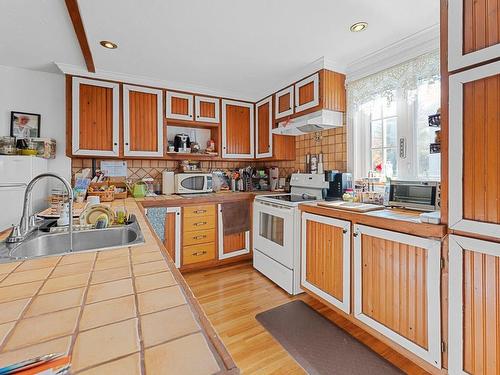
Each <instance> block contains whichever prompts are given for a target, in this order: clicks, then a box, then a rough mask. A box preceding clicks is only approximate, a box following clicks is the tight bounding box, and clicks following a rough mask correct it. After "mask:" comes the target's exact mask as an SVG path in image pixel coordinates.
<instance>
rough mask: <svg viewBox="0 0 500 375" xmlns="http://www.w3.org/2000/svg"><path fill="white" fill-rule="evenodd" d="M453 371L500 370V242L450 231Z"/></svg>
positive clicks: (489, 374) (489, 372) (450, 359)
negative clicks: (454, 233)
mask: <svg viewBox="0 0 500 375" xmlns="http://www.w3.org/2000/svg"><path fill="white" fill-rule="evenodd" d="M449 247H450V253H449V259H450V263H449V313H448V320H449V340H448V345H449V348H448V353H449V357H448V367H449V373H450V374H485V375H492V374H499V373H500V243H494V242H489V241H483V240H478V239H473V238H469V237H462V236H455V235H450V239H449Z"/></svg>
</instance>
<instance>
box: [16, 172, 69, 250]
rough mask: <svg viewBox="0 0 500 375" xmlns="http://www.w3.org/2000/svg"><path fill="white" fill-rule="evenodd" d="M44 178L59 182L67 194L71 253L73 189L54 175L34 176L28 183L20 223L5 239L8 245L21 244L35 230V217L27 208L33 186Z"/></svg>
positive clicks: (61, 178) (65, 181)
mask: <svg viewBox="0 0 500 375" xmlns="http://www.w3.org/2000/svg"><path fill="white" fill-rule="evenodd" d="M45 177H54V178H56V179H58V180H59V181H61V182H62V183H63V184H64V186H65V187H66V190H67V192H68V198H69V199H68V200H69V204H68V206H69V225H68V227H69V251H73V189H72V188H71V185H70V183H69V182H68V180H66V179H65V178H64V177H62V176H59V175H58V174H56V173H42V174H40V175H38V176H36V177H35V178H34V179H33V180H31V181H30V183H29V184H28V186H27V187H26V191H25V193H24V205H23V216H22V217H21V221H20V222H19V225H16V226H14V227H13V228H12V231H11V232H10V235H9V237H7V239H6V241H7V242H9V243H16V242H22V241H24V239H25V238H26V237H27V236H28V235H29V234H30V233H31V232H33V231H34V230H35V229H36V226H35V215H30V213H29V207H30V203H31V191H32V190H33V187H34V186H35V184H36V183H37V182H38V181H40V180H42V179H43V178H45Z"/></svg>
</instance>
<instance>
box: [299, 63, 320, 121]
mask: <svg viewBox="0 0 500 375" xmlns="http://www.w3.org/2000/svg"><path fill="white" fill-rule="evenodd" d="M310 83H312V84H313V100H311V101H309V102H306V103H303V104H300V101H301V100H300V99H301V98H300V88H301V87H303V86H306V85H308V84H310ZM317 105H319V73H316V74H314V75H312V76H310V77H307V78H305V79H303V80H302V81H299V82H297V83H296V84H295V113H299V112H302V111H305V110H306V109H309V108H313V107H316V106H317Z"/></svg>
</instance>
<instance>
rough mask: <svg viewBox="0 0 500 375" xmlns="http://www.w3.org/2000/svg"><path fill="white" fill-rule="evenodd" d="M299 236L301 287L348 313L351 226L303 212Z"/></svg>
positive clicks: (347, 223) (345, 222) (346, 222)
mask: <svg viewBox="0 0 500 375" xmlns="http://www.w3.org/2000/svg"><path fill="white" fill-rule="evenodd" d="M302 233H303V238H302V241H303V242H302V255H301V256H302V275H301V284H302V286H303V287H304V288H306V289H308V290H310V291H311V292H313V293H315V294H316V295H318V296H319V297H321V298H322V299H324V300H325V301H327V302H329V303H331V304H332V305H333V306H335V307H337V308H339V309H340V310H342V311H344V312H345V313H347V314H349V312H350V298H349V296H350V292H351V289H350V285H351V284H350V277H351V276H350V275H351V272H350V268H351V223H350V222H349V221H344V220H338V219H333V218H329V217H324V216H319V215H314V214H310V213H303V214H302Z"/></svg>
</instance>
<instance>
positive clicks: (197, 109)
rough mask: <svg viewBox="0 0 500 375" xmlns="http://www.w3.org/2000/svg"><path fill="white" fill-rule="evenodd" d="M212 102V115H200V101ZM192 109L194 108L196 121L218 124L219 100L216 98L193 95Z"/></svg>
mask: <svg viewBox="0 0 500 375" xmlns="http://www.w3.org/2000/svg"><path fill="white" fill-rule="evenodd" d="M202 102H205V103H213V104H214V117H204V116H202V111H201V103H202ZM194 106H195V107H194V109H195V111H194V112H195V117H196V118H195V120H196V121H202V122H210V123H215V124H218V123H219V122H220V113H219V110H220V100H219V99H218V98H212V97H208V96H199V95H196V96H195V97H194Z"/></svg>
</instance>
